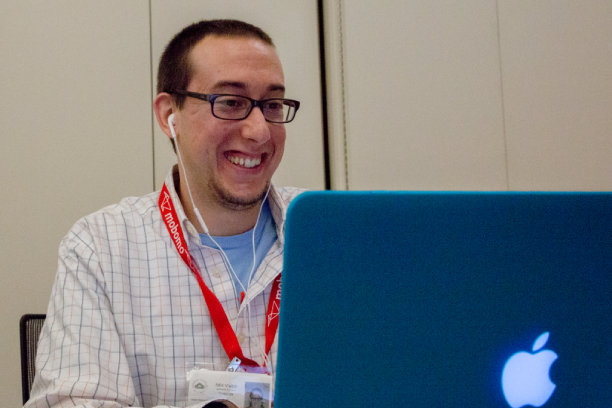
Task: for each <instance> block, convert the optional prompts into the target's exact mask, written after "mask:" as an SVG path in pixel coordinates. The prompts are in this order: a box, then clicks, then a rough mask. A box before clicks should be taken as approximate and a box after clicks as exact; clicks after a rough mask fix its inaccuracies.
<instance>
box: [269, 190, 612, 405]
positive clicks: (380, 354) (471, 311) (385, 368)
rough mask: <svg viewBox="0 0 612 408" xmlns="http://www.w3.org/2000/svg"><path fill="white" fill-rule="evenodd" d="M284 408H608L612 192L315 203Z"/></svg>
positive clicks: (301, 206) (300, 221)
mask: <svg viewBox="0 0 612 408" xmlns="http://www.w3.org/2000/svg"><path fill="white" fill-rule="evenodd" d="M285 240H286V242H285V264H284V272H283V284H282V299H281V312H280V327H279V353H278V356H279V357H278V363H277V372H276V389H275V406H276V408H293V407H297V406H300V407H321V406H329V407H370V406H380V405H382V404H384V405H385V406H411V407H426V406H427V407H430V406H439V407H450V406H461V405H458V404H466V406H472V407H519V406H545V407H547V408H549V407H550V408H553V407H568V408H569V407H572V408H574V407H579V406H593V407H595V406H612V344H611V343H612V342H611V338H612V325H611V319H612V299H611V295H612V283H611V282H612V279H611V276H612V194H610V193H461V192H456V193H442V192H433V193H428V192H423V193H421V192H329V191H328V192H308V193H304V194H302V195H301V196H299V197H298V198H297V199H296V200H295V201H294V202H293V203H292V205H291V207H290V209H289V212H288V218H287V224H286V235H285Z"/></svg>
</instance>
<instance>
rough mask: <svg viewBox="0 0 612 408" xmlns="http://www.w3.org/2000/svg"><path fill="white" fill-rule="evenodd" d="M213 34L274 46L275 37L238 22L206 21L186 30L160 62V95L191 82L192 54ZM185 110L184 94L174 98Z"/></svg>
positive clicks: (158, 72)
mask: <svg viewBox="0 0 612 408" xmlns="http://www.w3.org/2000/svg"><path fill="white" fill-rule="evenodd" d="M209 35H217V36H224V37H247V38H257V39H259V40H261V41H263V42H265V43H266V44H268V45H271V46H274V43H273V42H272V38H270V36H269V35H268V34H266V33H265V32H264V31H263V30H262V29H261V28H259V27H256V26H254V25H252V24H249V23H245V22H243V21H238V20H204V21H200V22H198V23H194V24H191V25H189V26H187V27H185V28H184V29H183V30H182V31H181V32H179V33H178V34H177V35H175V36H174V38H173V39H172V40H171V41H170V42H169V43H168V45H167V46H166V49H165V50H164V53H163V54H162V56H161V58H160V61H159V68H158V71H157V93H158V94H159V93H160V92H169V91H173V90H184V89H186V88H187V85H189V81H190V80H191V75H192V69H191V63H190V60H189V55H190V52H191V50H192V49H193V47H194V46H195V45H196V44H197V43H199V42H200V41H201V40H203V39H204V38H205V37H207V36H209ZM173 97H174V98H175V99H174V100H175V102H176V105H177V106H178V107H179V108H181V107H182V106H183V102H184V101H185V96H183V95H173Z"/></svg>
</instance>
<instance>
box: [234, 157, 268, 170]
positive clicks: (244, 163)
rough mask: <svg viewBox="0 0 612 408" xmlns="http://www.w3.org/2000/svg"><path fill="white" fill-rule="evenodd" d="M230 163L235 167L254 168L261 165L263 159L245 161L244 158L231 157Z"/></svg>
mask: <svg viewBox="0 0 612 408" xmlns="http://www.w3.org/2000/svg"><path fill="white" fill-rule="evenodd" d="M228 159H229V161H231V162H232V163H234V164H235V165H238V166H241V167H246V168H249V169H250V168H252V167H255V166H259V165H260V164H261V158H259V157H258V158H253V159H248V158H247V159H245V158H244V157H240V158H239V157H235V156H229V157H228Z"/></svg>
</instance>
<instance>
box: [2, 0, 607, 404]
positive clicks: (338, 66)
mask: <svg viewBox="0 0 612 408" xmlns="http://www.w3.org/2000/svg"><path fill="white" fill-rule="evenodd" d="M6 3H7V2H5V4H3V6H2V8H1V10H0V11H2V12H1V13H0V34H1V38H2V43H1V44H2V45H1V48H0V58H2V64H0V74H1V77H2V85H1V88H0V89H1V90H2V93H1V95H2V98H1V99H2V109H1V112H2V115H1V117H0V125H1V127H0V129H2V130H1V132H2V141H3V148H2V150H0V155H1V156H0V166H1V168H0V170H1V171H0V177H1V180H2V182H1V187H2V190H3V195H2V197H3V202H4V205H3V206H2V211H1V212H0V222H1V225H0V227H1V229H0V231H2V232H1V234H0V237H1V238H0V239H1V246H0V257H1V258H0V261H1V262H2V273H3V285H2V287H1V289H0V291H2V293H1V296H0V308H1V310H2V315H1V316H2V317H1V319H0V328H1V329H2V331H1V334H0V336H1V337H2V339H1V342H0V344H2V345H3V347H2V350H1V351H0V364H1V366H2V371H1V374H0V375H1V378H0V393H1V394H2V395H3V396H4V405H6V406H19V405H20V400H21V397H20V395H21V387H20V382H19V375H18V372H19V369H18V364H19V358H18V355H19V352H18V336H17V322H18V319H19V316H21V314H23V313H27V312H44V311H45V310H46V306H47V302H48V296H49V291H50V287H51V284H52V280H53V277H54V274H55V265H56V252H57V246H58V243H59V241H60V239H61V237H62V236H63V235H64V234H65V233H66V231H67V230H68V228H69V227H70V226H71V225H72V223H73V222H74V221H75V220H76V219H77V218H78V217H80V216H82V215H85V214H87V213H89V212H91V211H94V210H96V209H98V208H100V207H101V206H103V205H106V204H109V203H112V202H115V201H117V200H118V199H119V198H121V197H123V196H126V195H137V194H143V193H146V192H148V191H151V190H152V189H154V188H158V187H159V185H160V182H161V180H162V179H163V176H164V174H165V172H166V171H167V169H168V166H169V165H170V163H171V162H172V161H173V156H172V154H171V150H170V148H169V145H168V142H167V140H166V139H165V136H163V135H162V134H161V132H159V131H158V130H157V129H156V125H155V126H154V121H153V117H152V113H151V109H150V103H151V100H152V98H153V91H152V89H153V87H154V78H153V76H152V74H151V72H152V71H155V68H152V66H153V67H154V66H155V65H156V63H157V59H158V57H159V54H160V53H161V49H162V47H163V45H164V44H165V42H166V41H168V40H169V38H170V36H171V35H172V34H174V33H175V32H176V31H177V30H178V29H179V28H180V27H182V26H184V25H185V24H187V23H189V22H191V21H193V20H197V19H200V18H207V17H221V16H230V17H238V18H242V19H245V20H248V21H252V22H254V23H255V24H259V25H261V26H262V27H263V28H264V29H266V30H267V31H268V32H270V34H271V35H272V37H274V39H275V40H276V42H277V46H278V49H279V53H280V55H281V59H282V60H283V63H284V65H285V71H286V76H287V85H288V89H289V94H290V95H291V96H292V97H295V98H296V99H300V100H301V101H302V103H303V106H302V108H301V109H300V112H299V115H298V118H297V119H296V121H295V122H294V123H292V124H291V125H289V128H288V136H289V138H288V142H287V153H286V156H285V160H284V163H283V167H282V168H281V169H280V171H279V174H278V177H277V182H278V183H279V184H293V185H300V186H305V187H309V188H314V189H317V188H322V187H323V178H324V174H323V157H322V155H323V153H322V149H323V146H322V137H321V135H322V129H321V106H320V92H319V91H320V83H319V77H318V74H319V71H318V70H319V65H318V64H319V61H318V49H317V46H318V43H317V41H318V39H317V31H316V2H314V1H312V2H305V1H303V0H293V1H287V0H266V1H264V0H260V1H258V2H244V1H237V0H233V1H223V0H216V1H206V2H202V1H200V0H190V1H181V2H180V3H177V2H170V1H163V0H150V1H147V0H134V1H123V0H104V1H102V0H89V1H82V0H52V1H42V0H41V1H34V0H28V1H11V2H8V4H6ZM179 4H180V6H179ZM324 8H325V17H326V24H325V29H326V41H327V56H326V57H327V62H328V64H329V65H328V70H327V80H328V92H329V107H328V109H329V114H330V147H331V153H332V161H331V168H332V179H333V183H334V188H337V189H344V188H350V189H370V188H372V189H455V190H456V189H481V190H507V189H511V190H532V189H543V190H550V189H562V190H610V189H611V188H612V177H611V176H610V175H611V174H612V160H610V157H611V156H612V154H611V153H612V137H611V133H612V122H611V121H612V119H611V118H612V115H610V114H609V112H610V108H611V107H612V75H611V73H612V49H611V47H612V46H611V45H610V44H611V42H610V41H608V39H609V38H612V3H610V2H609V1H603V0H601V1H596V0H587V1H581V2H576V1H569V0H541V1H537V2H534V1H526V0H498V1H494V0H464V1H451V0H433V1H432V0H419V1H417V0H410V1H403V0H402V1H399V0H395V1H392V0H380V1H377V2H371V1H367V0H349V1H343V0H328V1H324Z"/></svg>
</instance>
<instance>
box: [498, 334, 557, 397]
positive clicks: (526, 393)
mask: <svg viewBox="0 0 612 408" xmlns="http://www.w3.org/2000/svg"><path fill="white" fill-rule="evenodd" d="M548 336H549V333H548V332H546V333H542V334H541V335H540V336H539V337H538V338H537V339H536V341H535V342H534V343H533V348H532V351H533V353H528V352H526V351H520V352H518V353H516V354H513V355H512V357H510V358H509V359H508V361H507V362H506V365H505V366H504V370H503V372H502V389H503V391H504V397H506V401H507V402H508V404H510V406H511V407H512V408H519V407H524V406H526V405H531V406H533V407H541V406H542V405H544V404H546V401H548V399H549V398H550V396H551V395H552V394H553V392H554V391H555V387H556V385H555V384H553V382H552V381H550V376H549V371H550V367H551V366H552V364H553V363H554V362H555V360H556V359H557V354H556V353H555V352H554V351H552V350H541V349H542V347H544V346H545V345H546V342H547V341H548ZM539 350H541V351H539Z"/></svg>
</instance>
